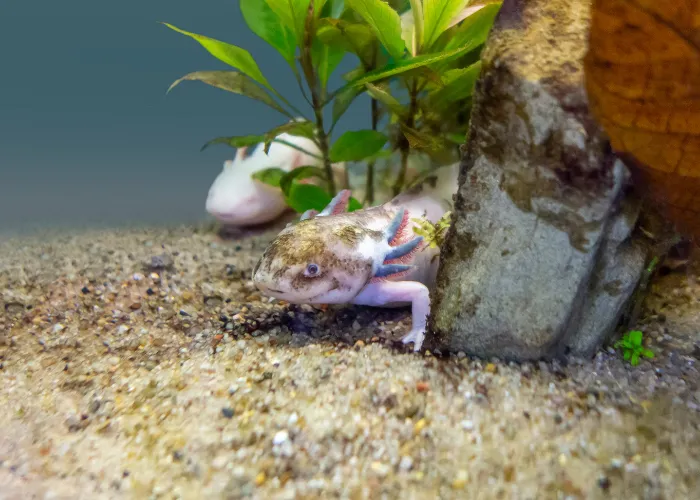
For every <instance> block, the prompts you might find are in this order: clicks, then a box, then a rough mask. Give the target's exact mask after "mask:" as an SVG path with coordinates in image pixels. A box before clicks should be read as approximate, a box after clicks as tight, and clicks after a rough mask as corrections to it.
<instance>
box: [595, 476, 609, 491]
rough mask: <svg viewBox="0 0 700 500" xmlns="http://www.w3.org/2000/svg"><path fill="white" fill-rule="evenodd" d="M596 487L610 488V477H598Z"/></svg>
mask: <svg viewBox="0 0 700 500" xmlns="http://www.w3.org/2000/svg"><path fill="white" fill-rule="evenodd" d="M598 487H599V488H600V489H601V490H603V491H608V490H609V489H610V478H608V476H600V477H599V478H598Z"/></svg>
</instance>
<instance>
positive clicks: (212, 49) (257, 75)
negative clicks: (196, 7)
mask: <svg viewBox="0 0 700 500" xmlns="http://www.w3.org/2000/svg"><path fill="white" fill-rule="evenodd" d="M162 24H165V25H166V26H167V27H168V28H170V29H172V30H174V31H177V32H178V33H182V34H183V35H187V36H189V37H191V38H193V39H194V40H196V41H198V42H199V43H200V44H201V45H202V47H204V48H205V49H207V51H208V52H209V53H210V54H211V55H213V56H214V57H216V58H217V59H218V60H220V61H222V62H224V63H226V64H228V65H229V66H232V67H234V68H236V69H237V70H239V71H240V72H241V73H243V74H245V75H248V76H249V77H250V78H252V79H253V80H255V81H256V82H258V83H259V84H260V85H263V86H264V87H266V88H268V89H269V90H271V91H273V92H275V90H274V89H273V88H272V86H270V83H269V82H268V81H267V79H266V78H265V77H264V76H263V74H262V72H261V71H260V68H259V67H258V64H257V63H256V62H255V60H254V59H253V56H251V55H250V52H248V51H247V50H245V49H242V48H240V47H236V46H235V45H231V44H228V43H225V42H220V41H219V40H214V39H213V38H209V37H206V36H202V35H197V34H195V33H190V32H188V31H184V30H181V29H180V28H176V27H175V26H173V25H172V24H168V23H162Z"/></svg>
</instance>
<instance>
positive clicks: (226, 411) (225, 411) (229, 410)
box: [221, 406, 233, 418]
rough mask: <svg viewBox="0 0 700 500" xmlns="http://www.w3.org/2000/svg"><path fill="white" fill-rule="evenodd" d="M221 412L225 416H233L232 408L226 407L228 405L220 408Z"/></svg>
mask: <svg viewBox="0 0 700 500" xmlns="http://www.w3.org/2000/svg"><path fill="white" fill-rule="evenodd" d="M221 414H222V415H223V416H224V417H225V418H233V408H230V407H228V406H227V407H225V408H222V409H221Z"/></svg>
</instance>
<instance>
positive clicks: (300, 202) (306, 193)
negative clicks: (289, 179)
mask: <svg viewBox="0 0 700 500" xmlns="http://www.w3.org/2000/svg"><path fill="white" fill-rule="evenodd" d="M330 201H331V195H330V194H328V193H327V192H326V191H325V190H324V189H322V188H320V187H318V186H314V185H313V184H292V188H291V189H290V190H289V195H288V196H287V205H289V206H290V207H291V208H292V210H294V211H295V212H297V213H304V212H306V211H307V210H318V211H319V212H320V211H321V210H323V209H324V208H326V205H328V203H330Z"/></svg>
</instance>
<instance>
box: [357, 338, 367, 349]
mask: <svg viewBox="0 0 700 500" xmlns="http://www.w3.org/2000/svg"><path fill="white" fill-rule="evenodd" d="M365 345H366V344H365V343H364V341H362V340H358V341H357V342H355V347H356V348H357V349H361V348H362V347H364V346H365Z"/></svg>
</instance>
